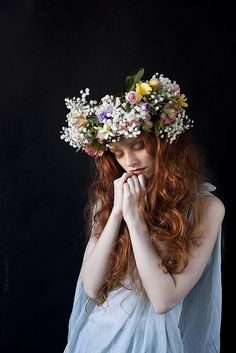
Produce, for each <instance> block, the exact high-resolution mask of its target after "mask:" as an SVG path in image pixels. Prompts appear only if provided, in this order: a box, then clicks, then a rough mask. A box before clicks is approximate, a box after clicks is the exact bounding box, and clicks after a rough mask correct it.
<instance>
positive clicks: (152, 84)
mask: <svg viewBox="0 0 236 353" xmlns="http://www.w3.org/2000/svg"><path fill="white" fill-rule="evenodd" d="M159 83H160V82H159V81H158V80H157V79H156V78H152V79H151V80H149V85H150V86H152V87H153V88H156V87H157V86H159Z"/></svg>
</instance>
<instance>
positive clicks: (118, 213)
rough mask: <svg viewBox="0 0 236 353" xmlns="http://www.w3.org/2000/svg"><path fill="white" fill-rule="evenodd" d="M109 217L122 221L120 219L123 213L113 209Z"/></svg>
mask: <svg viewBox="0 0 236 353" xmlns="http://www.w3.org/2000/svg"><path fill="white" fill-rule="evenodd" d="M111 216H113V217H115V218H117V219H120V220H122V218H123V213H122V211H119V210H116V209H115V208H113V209H112V210H111Z"/></svg>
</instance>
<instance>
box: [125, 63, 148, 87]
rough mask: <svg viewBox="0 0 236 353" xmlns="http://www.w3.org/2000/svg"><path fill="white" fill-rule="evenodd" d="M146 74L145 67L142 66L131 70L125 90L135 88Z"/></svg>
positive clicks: (126, 80)
mask: <svg viewBox="0 0 236 353" xmlns="http://www.w3.org/2000/svg"><path fill="white" fill-rule="evenodd" d="M143 74H144V68H143V67H140V68H138V69H137V70H135V71H133V72H131V74H130V75H129V76H127V77H126V79H125V86H124V91H125V92H129V91H133V90H134V89H135V85H136V83H137V82H138V81H140V80H141V78H142V77H143Z"/></svg>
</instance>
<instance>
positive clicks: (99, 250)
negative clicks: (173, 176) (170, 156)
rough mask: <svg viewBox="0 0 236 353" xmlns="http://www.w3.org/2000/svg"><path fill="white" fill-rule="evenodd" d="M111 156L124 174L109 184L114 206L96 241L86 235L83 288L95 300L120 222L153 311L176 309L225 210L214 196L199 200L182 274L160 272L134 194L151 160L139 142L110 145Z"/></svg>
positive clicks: (142, 184)
mask: <svg viewBox="0 0 236 353" xmlns="http://www.w3.org/2000/svg"><path fill="white" fill-rule="evenodd" d="M114 155H115V158H116V159H117V161H118V163H119V164H120V165H121V166H122V167H123V169H124V170H125V171H126V172H125V173H124V174H123V175H122V176H121V177H120V178H118V179H116V180H114V205H113V209H112V212H111V214H110V217H109V219H108V222H107V224H106V226H105V228H104V229H103V232H102V234H101V236H100V238H99V239H98V240H96V239H95V237H93V236H91V238H90V240H89V242H88V244H87V247H86V250H85V254H84V259H83V263H82V267H81V276H82V280H83V283H84V289H85V291H86V293H87V294H88V295H89V296H90V297H92V298H96V291H97V289H99V288H100V286H101V285H102V284H103V283H104V280H105V272H106V268H107V260H108V257H109V255H110V253H111V250H112V245H113V242H114V241H115V239H116V237H117V236H118V234H119V228H120V224H121V221H122V218H124V220H125V222H126V224H127V226H128V229H129V233H130V240H131V243H132V247H133V252H134V256H135V262H136V266H137V270H138V273H139V276H140V279H141V281H142V284H143V287H144V288H145V291H146V293H147V296H148V297H149V299H150V301H151V303H152V305H153V308H154V310H155V312H156V313H157V314H163V313H165V312H167V311H169V310H171V309H172V308H173V307H174V306H175V305H177V304H178V303H179V302H180V301H181V300H182V299H183V298H184V296H185V295H186V294H187V293H188V292H189V291H190V290H191V288H192V287H193V286H194V285H195V284H196V282H197V281H198V280H199V278H200V276H201V274H202V272H203V270H204V268H205V266H206V264H207V261H208V259H209V256H210V254H211V252H212V250H213V247H214V244H215V241H216V238H217V234H218V232H219V230H220V227H221V224H222V221H223V219H224V215H225V207H224V204H223V203H222V201H221V200H220V199H219V198H218V197H216V196H213V195H211V196H202V197H200V204H201V210H202V212H201V220H200V226H201V228H202V229H203V234H202V235H203V238H202V239H203V240H202V242H201V245H200V247H198V248H193V249H191V251H190V253H189V262H188V265H187V267H186V268H185V270H184V271H183V272H182V273H180V274H170V273H168V272H167V273H164V272H163V271H162V270H161V268H160V266H159V264H160V258H159V255H158V253H157V251H156V249H155V248H154V245H153V243H152V242H151V240H150V235H149V233H148V228H147V225H146V222H145V220H144V218H143V217H142V215H141V214H140V212H139V209H138V203H137V200H138V197H139V196H140V194H141V195H142V193H143V194H144V193H145V183H146V181H147V180H148V179H149V178H150V176H151V175H152V171H153V158H152V156H151V155H150V154H148V153H147V151H146V149H145V148H144V146H143V145H142V143H140V138H133V139H125V140H123V141H121V142H119V143H116V149H114ZM143 167H145V168H146V169H145V170H144V172H143V174H140V175H133V174H132V173H131V172H130V171H131V170H133V169H138V168H143Z"/></svg>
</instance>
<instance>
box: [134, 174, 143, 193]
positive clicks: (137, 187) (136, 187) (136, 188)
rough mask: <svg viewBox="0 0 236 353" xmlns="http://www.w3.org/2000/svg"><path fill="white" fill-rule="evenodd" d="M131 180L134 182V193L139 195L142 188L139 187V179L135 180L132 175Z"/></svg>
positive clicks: (135, 177)
mask: <svg viewBox="0 0 236 353" xmlns="http://www.w3.org/2000/svg"><path fill="white" fill-rule="evenodd" d="M132 180H133V182H134V187H135V191H136V193H139V192H140V191H141V190H142V186H141V184H140V182H139V179H138V178H137V176H136V175H133V176H132Z"/></svg>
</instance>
